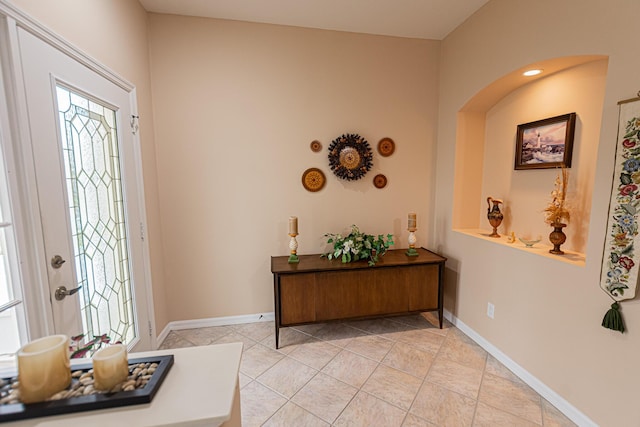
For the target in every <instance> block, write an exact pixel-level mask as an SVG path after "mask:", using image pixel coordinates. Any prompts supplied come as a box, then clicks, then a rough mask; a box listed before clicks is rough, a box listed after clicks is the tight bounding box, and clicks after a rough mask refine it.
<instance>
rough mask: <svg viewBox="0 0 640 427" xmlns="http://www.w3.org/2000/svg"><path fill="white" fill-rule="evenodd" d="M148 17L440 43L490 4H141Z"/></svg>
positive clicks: (305, 0)
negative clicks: (195, 18)
mask: <svg viewBox="0 0 640 427" xmlns="http://www.w3.org/2000/svg"><path fill="white" fill-rule="evenodd" d="M139 1H140V3H141V4H142V6H143V7H144V8H145V9H146V10H147V11H149V12H156V13H168V14H175V15H188V16H201V17H209V18H220V19H232V20H238V21H249V22H261V23H267V24H280V25H291V26H296V27H307V28H319V29H324V30H337V31H349V32H355V33H366V34H380V35H385V36H397V37H411V38H420V39H434V40H442V39H443V38H444V37H446V36H447V34H449V33H450V32H451V31H452V30H453V29H455V28H456V27H457V26H458V25H460V24H461V23H462V22H464V21H465V20H466V19H467V18H468V17H469V16H471V15H472V14H473V13H474V12H475V11H476V10H478V9H480V8H481V7H482V6H483V5H484V4H485V3H487V1H488V0H139Z"/></svg>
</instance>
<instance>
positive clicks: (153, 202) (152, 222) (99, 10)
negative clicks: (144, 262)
mask: <svg viewBox="0 0 640 427" xmlns="http://www.w3.org/2000/svg"><path fill="white" fill-rule="evenodd" d="M10 1H11V2H12V3H13V4H15V5H16V6H17V7H18V8H20V9H21V10H22V11H24V12H26V13H27V14H29V15H31V16H32V17H34V18H35V19H36V20H37V21H39V22H41V23H42V24H43V25H45V26H46V27H48V28H49V29H51V30H53V31H54V32H55V33H56V34H58V35H60V36H62V37H63V38H65V39H66V40H68V41H69V42H71V43H72V44H73V45H75V46H76V47H78V48H79V49H80V50H82V51H83V52H85V53H86V54H88V55H89V56H91V57H93V58H95V59H96V60H97V61H98V62H100V63H102V64H104V65H106V66H107V67H108V68H110V69H111V70H113V71H115V72H116V73H117V74H119V75H120V76H122V77H123V78H124V79H126V80H128V81H129V82H131V83H133V84H134V85H135V87H136V90H137V101H138V113H139V115H140V139H141V144H142V150H141V151H142V167H143V178H144V185H145V189H144V190H145V198H146V200H145V204H146V210H147V232H148V240H149V246H150V256H151V272H152V280H153V299H154V306H155V317H156V329H157V331H160V330H162V328H164V327H165V326H166V324H167V323H168V322H169V320H170V319H169V318H168V313H167V310H166V300H165V290H164V271H163V265H164V263H163V262H162V249H161V248H162V236H161V233H160V215H159V210H158V187H157V182H156V165H155V163H156V153H155V145H154V128H153V114H152V104H151V83H150V81H149V54H148V39H147V13H146V11H145V10H144V9H143V8H142V6H141V5H140V3H138V2H137V1H131V0H92V1H86V0H56V1H40V0H10Z"/></svg>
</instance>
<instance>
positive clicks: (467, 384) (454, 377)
mask: <svg viewBox="0 0 640 427" xmlns="http://www.w3.org/2000/svg"><path fill="white" fill-rule="evenodd" d="M427 381H430V382H432V383H435V384H438V385H440V386H442V387H445V388H447V389H449V390H451V391H455V392H456V393H460V394H462V395H464V396H467V397H470V398H472V399H477V397H478V390H479V389H480V382H481V381H482V371H479V370H477V369H473V368H469V367H468V366H463V365H461V364H459V363H456V362H453V361H451V360H449V359H446V358H443V357H439V356H438V357H437V358H436V360H435V361H434V362H433V366H432V367H431V370H430V371H429V375H427Z"/></svg>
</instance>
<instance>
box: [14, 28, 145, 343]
mask: <svg viewBox="0 0 640 427" xmlns="http://www.w3.org/2000/svg"><path fill="white" fill-rule="evenodd" d="M19 39H20V45H21V48H22V51H21V58H22V61H23V64H22V65H23V70H24V71H23V74H24V81H25V92H26V97H27V102H28V104H29V105H28V111H29V123H30V132H31V140H32V145H33V158H34V165H35V169H36V173H35V174H36V177H35V178H36V186H37V190H38V208H39V210H40V217H41V223H42V234H43V240H44V257H45V259H44V260H42V261H43V262H44V263H46V272H47V277H48V286H49V289H48V293H49V294H50V300H51V310H52V317H53V322H54V325H55V332H56V333H65V334H67V335H69V336H73V335H77V334H80V333H84V334H87V335H88V336H93V335H102V334H107V335H108V336H110V337H111V339H112V340H114V341H122V342H124V343H127V344H128V345H129V347H130V348H131V349H136V350H145V349H149V348H150V344H151V340H150V322H149V320H148V319H149V316H148V312H147V304H146V299H147V294H146V291H147V289H146V277H145V269H144V265H143V264H144V256H143V245H142V241H143V237H144V236H142V234H141V227H142V224H143V220H142V219H143V216H142V212H143V211H142V209H141V206H140V205H139V203H140V197H139V193H138V191H137V183H138V182H139V179H138V176H139V175H138V174H137V171H136V169H135V156H136V151H135V149H134V138H133V134H132V131H131V128H130V125H129V123H130V119H131V117H132V115H131V98H130V93H129V92H128V91H126V90H124V89H123V88H121V87H119V86H117V85H116V84H114V83H112V82H110V81H109V80H107V79H105V78H104V77H102V76H100V75H98V74H97V73H95V72H93V71H92V70H89V69H88V68H86V67H84V66H82V65H81V64H79V63H78V62H76V61H75V60H73V59H72V58H70V57H68V56H67V55H65V54H63V53H61V52H60V51H58V50H56V49H54V48H52V47H50V46H49V45H47V44H46V43H44V42H43V41H41V40H39V39H37V38H36V37H34V36H32V35H31V34H29V33H27V32H23V31H20V32H19Z"/></svg>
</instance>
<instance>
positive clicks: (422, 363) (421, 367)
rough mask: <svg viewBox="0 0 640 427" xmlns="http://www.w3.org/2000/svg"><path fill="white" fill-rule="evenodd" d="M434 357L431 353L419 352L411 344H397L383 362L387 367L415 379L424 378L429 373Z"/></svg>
mask: <svg viewBox="0 0 640 427" xmlns="http://www.w3.org/2000/svg"><path fill="white" fill-rule="evenodd" d="M432 362H433V355H432V354H431V353H429V352H426V351H422V350H418V349H416V348H413V347H411V346H410V345H409V344H404V343H400V342H397V343H395V344H394V346H393V348H392V349H391V350H390V351H389V353H388V354H387V355H386V356H385V358H384V359H383V360H382V363H384V364H385V365H387V366H391V367H392V368H396V369H399V370H401V371H404V372H407V373H409V374H411V375H413V376H415V377H418V378H421V379H422V378H424V376H425V375H426V374H427V372H428V371H429V368H430V367H431V363H432Z"/></svg>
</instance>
